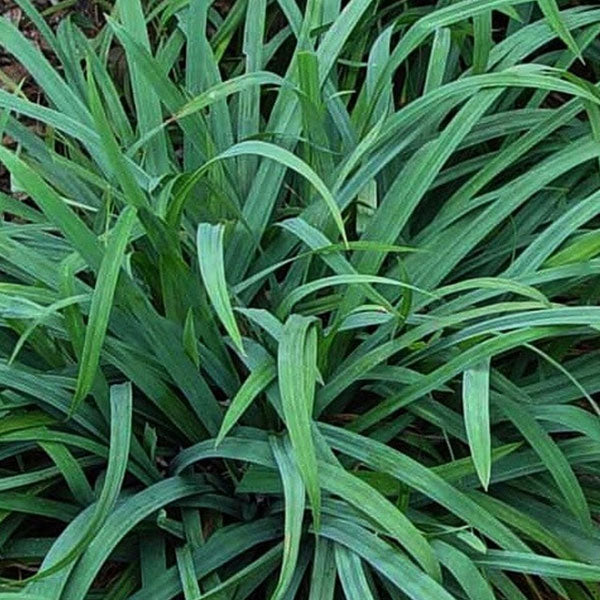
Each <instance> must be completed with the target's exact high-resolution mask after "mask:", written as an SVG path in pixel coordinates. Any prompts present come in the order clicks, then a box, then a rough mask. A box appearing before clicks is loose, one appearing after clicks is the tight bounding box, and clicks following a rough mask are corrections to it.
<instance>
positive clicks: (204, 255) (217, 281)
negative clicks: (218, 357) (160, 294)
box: [196, 223, 244, 354]
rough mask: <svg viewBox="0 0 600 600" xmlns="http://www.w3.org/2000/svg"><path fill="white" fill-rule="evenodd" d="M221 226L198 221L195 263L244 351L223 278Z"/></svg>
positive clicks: (211, 297)
mask: <svg viewBox="0 0 600 600" xmlns="http://www.w3.org/2000/svg"><path fill="white" fill-rule="evenodd" d="M224 235H225V227H224V226H223V225H211V224H210V223H200V225H198V233H197V235H196V244H197V248H198V263H199V265H200V273H201V275H202V281H203V282H204V287H205V288H206V292H207V293H208V297H209V298H210V301H211V302H212V305H213V307H214V309H215V312H216V313H217V315H218V317H219V319H220V320H221V323H223V326H224V327H225V329H226V331H227V333H229V335H230V336H231V339H232V340H233V343H234V344H235V346H236V348H237V349H238V350H239V351H240V352H241V353H242V354H244V346H243V343H242V336H241V334H240V330H239V329H238V325H237V322H236V320H235V315H234V314H233V308H232V307H231V300H230V299H229V293H228V291H227V282H226V280H225V265H224V262H223V236H224Z"/></svg>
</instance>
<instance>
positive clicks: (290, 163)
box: [213, 141, 348, 244]
mask: <svg viewBox="0 0 600 600" xmlns="http://www.w3.org/2000/svg"><path fill="white" fill-rule="evenodd" d="M244 154H250V155H258V156H262V157H263V158H268V159H270V160H273V161H275V162H277V163H279V164H280V165H283V166H285V167H287V168H288V169H291V170H292V171H295V172H296V173H298V174H299V175H301V176H302V177H304V178H305V179H307V180H308V181H309V182H310V183H311V184H312V185H313V187H314V188H315V189H316V190H317V191H318V192H319V194H320V195H321V197H322V198H323V200H324V201H325V204H326V205H327V208H328V209H329V212H330V213H331V216H332V217H333V220H334V221H335V224H336V225H337V228H338V231H339V232H340V234H341V236H342V239H343V240H344V242H345V243H346V244H347V243H348V238H347V236H346V230H345V229H344V220H343V218H342V214H341V212H340V209H339V207H338V205H337V203H336V201H335V198H334V197H333V195H332V193H331V191H330V190H329V188H328V187H327V186H326V185H325V183H324V182H323V180H322V179H321V178H320V177H319V176H318V175H317V174H316V173H315V172H314V171H313V170H312V169H311V167H310V166H308V165H307V164H306V163H305V162H304V161H303V160H301V159H300V158H298V157H297V156H296V155H295V154H292V153H291V152H290V151H289V150H286V149H285V148H282V147H281V146H276V145H275V144H271V143H268V142H255V141H247V142H240V143H239V144H236V145H235V146H232V147H231V148H229V149H227V150H225V152H222V153H221V154H220V155H219V156H218V157H216V158H215V159H213V160H219V159H224V158H230V157H234V156H242V155H244Z"/></svg>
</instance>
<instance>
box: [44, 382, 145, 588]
mask: <svg viewBox="0 0 600 600" xmlns="http://www.w3.org/2000/svg"><path fill="white" fill-rule="evenodd" d="M110 408H111V413H110V446H109V451H108V467H107V470H106V476H105V478H104V483H103V486H102V490H101V492H100V495H99V497H98V500H97V502H96V503H95V504H94V505H93V506H94V508H93V510H92V511H90V514H89V518H88V519H87V521H86V523H85V525H84V527H83V533H81V531H82V530H81V529H80V530H78V533H79V534H80V535H79V536H78V539H77V540H76V541H75V540H73V543H72V545H70V546H69V548H68V549H67V548H65V553H64V555H62V556H57V557H56V560H55V561H52V562H51V563H50V564H48V566H47V568H46V569H42V571H40V572H39V573H37V574H36V575H34V577H33V578H32V579H33V582H32V586H33V587H34V588H36V589H40V590H44V589H45V584H46V578H47V577H50V584H49V585H50V586H51V587H56V586H58V589H62V588H63V587H64V586H65V584H66V578H67V577H68V576H69V573H70V571H71V569H67V570H66V571H63V570H64V567H66V566H67V565H70V564H71V563H72V562H73V561H74V560H75V559H76V558H77V557H79V556H80V555H81V554H82V553H83V552H85V550H86V548H87V547H88V545H89V544H90V542H91V541H92V540H93V538H94V536H95V535H96V533H97V532H98V530H99V529H100V527H101V526H102V524H103V523H104V522H105V521H106V519H107V518H108V517H109V515H110V514H111V511H112V510H113V508H114V506H115V504H116V502H117V498H118V496H119V493H120V491H121V487H122V485H123V480H124V478H125V474H126V473H127V464H128V457H129V452H130V445H131V439H132V432H131V423H132V413H133V397H132V390H131V384H129V383H126V384H122V385H115V386H112V387H111V389H110ZM59 540H60V538H59ZM60 548H61V549H62V545H60ZM56 553H57V554H60V552H59V547H57V549H56ZM53 576H55V577H53ZM36 580H40V581H36Z"/></svg>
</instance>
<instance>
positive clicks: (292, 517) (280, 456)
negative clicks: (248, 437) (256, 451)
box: [269, 437, 306, 600]
mask: <svg viewBox="0 0 600 600" xmlns="http://www.w3.org/2000/svg"><path fill="white" fill-rule="evenodd" d="M269 443H270V445H271V450H272V451H273V456H274V457H275V461H276V463H277V468H278V469H279V476H280V477H281V481H282V483H283V495H284V501H285V529H284V543H283V559H282V563H281V572H280V575H279V581H278V582H277V588H276V589H275V591H274V592H273V594H272V595H271V600H280V599H282V598H285V597H286V595H285V594H286V592H287V590H288V588H289V586H290V583H291V581H292V578H293V576H294V572H295V570H296V565H297V563H298V554H299V551H300V543H301V538H302V522H303V520H304V508H305V502H306V500H305V496H306V489H305V487H304V482H303V481H302V476H301V475H300V472H299V471H298V468H297V466H296V463H295V460H294V451H293V449H292V447H291V444H290V443H289V439H288V438H285V439H281V438H275V437H271V438H269Z"/></svg>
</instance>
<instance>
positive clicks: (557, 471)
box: [498, 397, 591, 527]
mask: <svg viewBox="0 0 600 600" xmlns="http://www.w3.org/2000/svg"><path fill="white" fill-rule="evenodd" d="M498 404H499V406H500V407H501V409H502V412H503V413H504V414H505V415H506V416H507V417H508V419H509V420H510V421H511V423H512V424H513V425H514V426H515V427H516V428H517V429H518V430H519V431H520V432H521V434H522V435H523V437H524V438H525V439H526V440H527V441H528V442H529V444H530V446H531V448H532V449H533V450H534V452H535V453H536V454H537V455H538V456H539V457H540V460H541V461H542V462H543V463H544V465H545V466H546V468H547V469H548V471H549V472H550V474H551V475H552V478H553V479H554V481H555V482H556V485H557V486H558V488H559V489H560V491H561V493H562V495H563V497H564V499H565V502H566V503H567V505H568V507H569V509H570V510H571V512H572V513H573V514H574V515H575V516H576V517H577V519H578V520H579V522H580V523H581V525H582V526H583V527H589V526H590V523H591V515H590V508H589V506H588V503H587V500H586V497H585V494H584V492H583V490H582V488H581V485H580V483H579V481H578V480H577V477H576V476H575V473H574V472H573V469H572V467H571V465H570V464H569V462H568V460H567V458H566V457H565V455H564V454H563V453H562V452H561V450H560V448H559V447H558V446H557V445H556V443H555V442H554V440H553V439H552V438H551V437H550V436H549V435H548V434H547V433H546V432H545V431H544V429H543V428H542V427H541V426H540V425H539V424H538V423H537V422H536V420H535V419H534V418H533V417H532V416H531V415H530V413H529V412H527V411H526V410H525V409H524V408H523V407H522V406H521V405H520V404H519V403H518V402H516V401H513V400H510V399H508V398H506V397H503V398H502V399H501V400H500V401H499V402H498Z"/></svg>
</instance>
